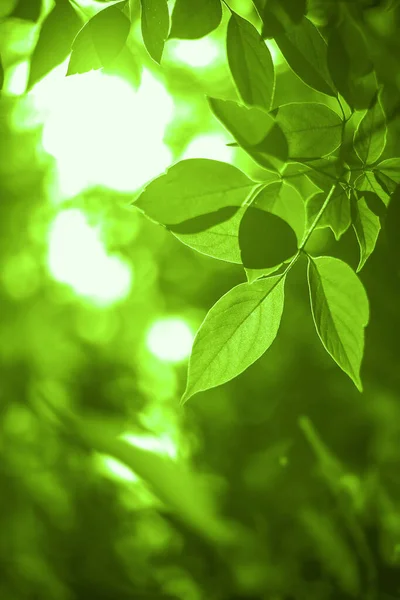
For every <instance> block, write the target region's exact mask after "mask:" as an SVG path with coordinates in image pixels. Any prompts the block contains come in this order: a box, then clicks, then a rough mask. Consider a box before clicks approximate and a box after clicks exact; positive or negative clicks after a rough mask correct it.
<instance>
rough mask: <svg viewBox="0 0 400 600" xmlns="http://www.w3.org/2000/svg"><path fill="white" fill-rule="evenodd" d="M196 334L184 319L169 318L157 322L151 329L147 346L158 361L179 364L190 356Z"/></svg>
mask: <svg viewBox="0 0 400 600" xmlns="http://www.w3.org/2000/svg"><path fill="white" fill-rule="evenodd" d="M193 340H194V334H193V331H192V329H191V328H190V327H189V325H188V324H187V323H186V321H184V320H183V319H180V318H176V317H169V318H166V319H160V320H158V321H156V322H155V323H154V324H153V325H152V326H151V328H150V330H149V332H148V334H147V339H146V344H147V348H148V349H149V350H150V352H151V353H152V354H153V355H154V356H155V357H156V358H158V359H160V360H163V361H166V362H171V363H179V362H181V361H183V360H185V359H186V358H188V357H189V356H190V353H191V351H192V346H193Z"/></svg>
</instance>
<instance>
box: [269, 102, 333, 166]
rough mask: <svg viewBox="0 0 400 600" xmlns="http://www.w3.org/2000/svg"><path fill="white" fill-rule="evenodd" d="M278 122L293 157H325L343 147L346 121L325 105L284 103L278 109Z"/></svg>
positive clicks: (316, 103) (290, 155)
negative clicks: (343, 129)
mask: <svg viewBox="0 0 400 600" xmlns="http://www.w3.org/2000/svg"><path fill="white" fill-rule="evenodd" d="M276 121H277V123H278V125H280V127H281V129H282V131H283V133H284V134H285V136H286V139H287V141H288V145H289V157H290V158H303V159H306V158H321V157H322V156H325V155H326V154H330V153H331V152H333V151H334V150H336V148H338V147H339V145H340V142H341V133H342V120H341V119H340V117H339V115H338V114H337V113H335V112H334V111H333V110H331V109H330V108H328V107H327V106H325V105H324V104H320V103H318V102H293V103H290V104H284V105H283V106H280V107H279V108H278V109H277V112H276Z"/></svg>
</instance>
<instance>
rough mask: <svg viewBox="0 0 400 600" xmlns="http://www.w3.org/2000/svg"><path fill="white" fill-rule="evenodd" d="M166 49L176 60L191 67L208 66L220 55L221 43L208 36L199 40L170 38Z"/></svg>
mask: <svg viewBox="0 0 400 600" xmlns="http://www.w3.org/2000/svg"><path fill="white" fill-rule="evenodd" d="M168 49H169V51H170V52H171V55H172V56H173V58H174V59H175V60H176V61H177V62H180V63H184V64H186V65H188V66H189V67H193V68H202V67H203V68H205V67H208V66H210V65H212V64H213V63H214V62H215V61H216V60H217V59H218V58H219V56H221V55H222V52H221V44H220V43H218V41H217V40H214V39H212V38H209V37H204V38H201V39H199V40H171V41H170V42H169V48H168Z"/></svg>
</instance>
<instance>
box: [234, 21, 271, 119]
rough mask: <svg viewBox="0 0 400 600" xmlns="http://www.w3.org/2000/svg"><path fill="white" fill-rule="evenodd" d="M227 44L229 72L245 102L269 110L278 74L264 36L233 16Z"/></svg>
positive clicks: (246, 22)
mask: <svg viewBox="0 0 400 600" xmlns="http://www.w3.org/2000/svg"><path fill="white" fill-rule="evenodd" d="M226 44H227V55H228V63H229V68H230V70H231V73H232V76H233V79H234V81H235V84H236V87H237V89H238V91H239V94H240V96H241V97H242V99H243V102H245V103H246V104H249V105H251V106H260V107H261V108H265V109H266V110H270V108H271V104H272V99H273V95H274V89H275V71H274V63H273V62H272V58H271V54H270V51H269V49H268V47H267V45H266V44H265V42H264V40H263V39H262V37H261V35H260V34H259V33H258V31H257V29H256V28H255V27H254V26H253V25H252V24H251V23H249V22H248V21H246V20H245V19H242V17H240V16H239V15H237V14H236V13H235V12H232V16H231V18H230V19H229V23H228V32H227V39H226Z"/></svg>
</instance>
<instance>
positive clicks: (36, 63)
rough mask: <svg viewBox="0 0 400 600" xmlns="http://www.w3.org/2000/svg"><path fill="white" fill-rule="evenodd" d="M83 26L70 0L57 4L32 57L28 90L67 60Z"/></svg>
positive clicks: (42, 31) (43, 25) (49, 16)
mask: <svg viewBox="0 0 400 600" xmlns="http://www.w3.org/2000/svg"><path fill="white" fill-rule="evenodd" d="M82 25H83V21H82V20H81V18H80V17H79V16H78V15H77V14H76V12H75V10H74V9H73V8H72V6H71V4H70V3H69V2H68V0H63V1H60V2H57V4H56V5H55V7H54V8H53V10H52V11H51V12H50V13H49V14H48V15H47V17H46V18H45V20H44V21H43V23H42V26H41V28H40V33H39V38H38V41H37V43H36V46H35V49H34V50H33V53H32V56H31V63H30V72H29V80H28V89H30V88H31V87H32V86H33V85H35V83H37V82H38V81H39V80H40V79H42V78H43V77H44V76H45V75H47V73H49V72H50V71H51V70H52V69H54V68H55V67H57V66H58V65H60V64H61V63H62V62H63V61H64V60H65V59H66V58H67V56H68V54H69V53H70V52H71V47H72V42H73V41H74V39H75V36H76V34H77V33H78V31H79V30H80V29H81V28H82Z"/></svg>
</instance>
